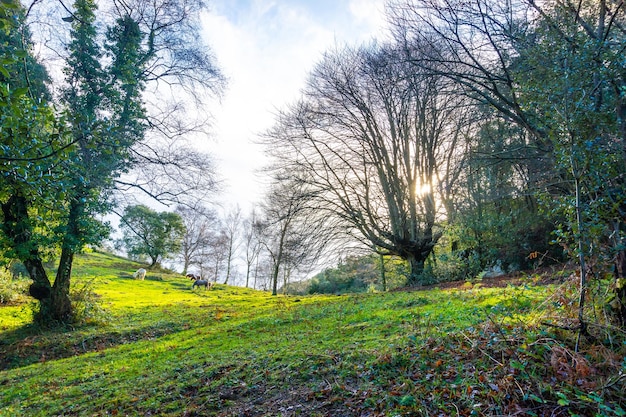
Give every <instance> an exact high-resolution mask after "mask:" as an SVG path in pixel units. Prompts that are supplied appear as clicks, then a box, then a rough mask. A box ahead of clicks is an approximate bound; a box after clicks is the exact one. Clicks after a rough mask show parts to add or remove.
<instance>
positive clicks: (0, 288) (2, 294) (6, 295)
mask: <svg viewBox="0 0 626 417" xmlns="http://www.w3.org/2000/svg"><path fill="white" fill-rule="evenodd" d="M30 282H31V281H30V280H29V279H27V278H26V277H24V276H21V275H14V274H12V273H11V271H10V269H9V268H3V267H0V304H14V303H17V302H24V300H25V298H26V294H27V293H28V285H29V284H30Z"/></svg>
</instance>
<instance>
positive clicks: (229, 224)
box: [222, 205, 242, 284]
mask: <svg viewBox="0 0 626 417" xmlns="http://www.w3.org/2000/svg"><path fill="white" fill-rule="evenodd" d="M241 221H242V219H241V208H240V207H239V205H237V206H234V207H231V208H229V209H228V211H227V212H226V216H225V218H224V221H223V223H222V234H223V235H224V237H225V239H226V248H225V250H226V277H225V278H224V284H228V281H229V280H230V276H231V273H232V269H233V261H234V260H235V257H236V254H237V251H238V250H239V246H240V244H241V242H240V238H239V234H240V232H241V231H240V228H241Z"/></svg>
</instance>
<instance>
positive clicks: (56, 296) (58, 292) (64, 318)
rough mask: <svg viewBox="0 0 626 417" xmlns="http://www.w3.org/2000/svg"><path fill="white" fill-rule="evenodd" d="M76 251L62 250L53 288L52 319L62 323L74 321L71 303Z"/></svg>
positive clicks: (50, 312)
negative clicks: (71, 279) (71, 280)
mask: <svg viewBox="0 0 626 417" xmlns="http://www.w3.org/2000/svg"><path fill="white" fill-rule="evenodd" d="M73 262H74V251H73V249H71V248H63V249H62V250H61V259H60V261H59V269H58V271H57V275H56V278H55V280H54V285H53V287H52V294H51V299H52V303H51V305H50V311H49V314H50V318H51V319H53V320H56V321H60V322H68V321H70V320H71V319H72V303H71V301H70V278H71V276H72V264H73Z"/></svg>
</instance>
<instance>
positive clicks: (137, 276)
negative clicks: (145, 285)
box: [133, 268, 146, 281]
mask: <svg viewBox="0 0 626 417" xmlns="http://www.w3.org/2000/svg"><path fill="white" fill-rule="evenodd" d="M145 277H146V270H145V269H143V268H139V269H138V270H137V271H136V272H135V273H134V274H133V278H135V279H140V280H142V281H143V279H144V278H145Z"/></svg>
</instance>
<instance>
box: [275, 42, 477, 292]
mask: <svg viewBox="0 0 626 417" xmlns="http://www.w3.org/2000/svg"><path fill="white" fill-rule="evenodd" d="M406 62H407V59H406V56H405V51H403V50H402V49H398V48H396V47H394V46H392V45H384V46H378V45H372V46H369V47H363V48H360V49H350V48H345V49H343V50H338V51H335V52H333V53H329V54H327V55H326V56H325V57H324V59H323V60H322V62H321V63H320V64H318V65H317V67H316V68H315V70H314V71H313V72H312V74H311V76H310V79H309V83H308V86H307V88H306V90H305V92H304V97H303V99H302V101H301V102H300V103H299V104H297V105H296V106H294V107H293V108H292V109H290V111H289V112H286V113H283V114H282V115H281V117H280V119H279V120H278V123H277V125H276V127H275V129H274V130H273V131H271V132H270V133H269V135H268V142H269V143H270V144H271V145H272V148H271V150H270V152H271V153H273V154H274V155H275V156H276V157H277V159H280V160H281V161H283V162H282V163H283V165H284V166H285V168H286V170H287V171H288V172H291V173H294V172H297V173H305V174H304V175H301V174H298V175H301V181H303V182H305V183H306V184H307V186H308V187H309V188H310V189H311V190H313V191H314V192H315V199H316V200H317V206H318V208H319V209H321V210H325V211H326V212H327V213H328V214H329V215H330V214H332V215H333V216H335V217H336V218H338V219H340V220H341V221H342V225H343V227H344V228H345V230H347V231H349V232H350V233H351V234H352V236H353V237H355V238H357V239H358V240H360V241H361V242H363V244H364V245H365V246H366V247H369V248H372V247H375V248H378V249H379V250H381V251H384V252H385V253H389V254H395V255H398V256H400V257H402V258H403V259H405V260H407V261H408V262H409V264H410V271H411V272H410V276H409V283H410V284H411V285H415V284H419V283H420V279H421V275H422V272H423V268H424V262H425V260H426V258H427V257H428V256H429V254H430V253H431V251H432V249H433V247H434V245H435V244H436V243H437V240H438V239H439V237H440V235H441V227H440V226H439V225H438V220H439V219H440V218H441V217H440V216H441V215H442V214H443V213H442V208H441V207H439V201H440V198H439V197H438V193H439V191H438V190H439V189H443V188H440V187H442V184H444V183H445V182H446V181H449V180H452V176H451V173H452V172H453V170H454V163H453V162H454V159H453V158H451V155H453V154H454V148H455V141H456V140H457V139H458V137H459V135H458V132H459V131H460V126H462V125H463V124H464V123H465V120H464V114H465V113H464V112H463V111H462V110H463V109H464V107H463V106H464V103H463V101H462V100H461V99H460V98H459V96H458V94H454V92H452V91H449V89H450V83H449V82H447V80H446V79H445V78H443V77H432V76H430V74H426V73H424V72H419V71H415V70H414V69H413V68H411V67H410V66H408V65H407V64H406ZM444 188H445V187H444Z"/></svg>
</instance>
